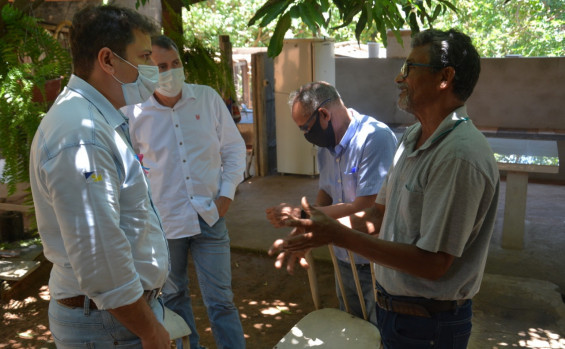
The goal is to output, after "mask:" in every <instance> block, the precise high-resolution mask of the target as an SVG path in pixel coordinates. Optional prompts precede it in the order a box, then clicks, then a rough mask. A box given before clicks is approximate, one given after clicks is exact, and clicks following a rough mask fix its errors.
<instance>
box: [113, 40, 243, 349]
mask: <svg viewBox="0 0 565 349" xmlns="http://www.w3.org/2000/svg"><path fill="white" fill-rule="evenodd" d="M152 49H153V54H152V56H151V59H152V60H153V62H154V63H155V65H157V67H158V68H159V73H160V74H159V87H158V88H157V90H156V91H155V93H154V94H153V96H152V97H151V98H149V99H148V100H147V101H146V102H144V103H141V104H137V105H135V106H132V107H128V108H127V109H126V110H124V112H125V113H126V115H127V116H128V117H129V118H130V135H131V140H132V143H133V146H134V149H136V151H137V152H138V156H139V157H140V159H141V161H142V162H143V165H144V167H145V169H146V173H147V176H148V178H149V180H150V185H151V190H152V192H153V196H154V202H155V205H156V206H157V208H158V210H159V213H160V214H161V217H162V219H163V227H164V229H165V233H166V235H167V240H168V243H169V250H170V254H171V272H170V275H169V278H168V280H167V282H166V283H165V286H164V287H163V299H164V300H165V305H166V306H167V307H169V308H171V309H172V310H174V311H175V312H177V313H178V314H180V315H181V316H182V317H183V318H184V320H185V321H186V322H187V324H188V325H189V327H190V329H191V331H192V334H191V335H190V345H191V348H200V344H199V335H198V332H197V330H196V326H195V321H194V315H193V313H192V303H191V299H190V291H189V287H188V283H189V280H188V275H187V266H188V265H187V264H188V255H189V253H190V255H191V256H192V260H193V262H194V266H195V268H196V272H197V275H198V282H199V285H200V290H201V293H202V297H203V300H204V304H205V305H206V309H207V311H208V317H209V319H210V323H211V327H212V333H213V335H214V339H215V341H216V344H217V346H218V348H233V349H236V348H244V347H245V339H244V336H243V329H242V327H241V322H240V319H239V313H238V311H237V308H236V307H235V305H234V303H233V293H232V290H231V264H230V240H229V235H228V231H227V228H226V224H225V221H224V216H225V214H226V212H227V211H228V208H229V206H230V203H231V201H232V200H233V198H234V195H235V190H236V187H237V185H238V184H239V183H240V182H241V181H242V180H243V172H244V169H245V143H244V141H243V139H242V138H241V135H240V133H239V131H238V129H237V127H236V126H235V123H234V122H233V119H232V117H231V115H230V113H229V111H228V109H227V108H226V105H225V103H224V102H223V100H222V98H221V97H220V95H219V94H218V93H217V92H215V91H214V90H213V89H212V88H210V87H208V86H202V85H193V84H186V83H185V82H184V80H185V76H184V69H183V66H182V61H181V59H180V56H179V51H178V48H177V46H176V44H175V43H174V42H173V41H172V40H171V39H170V38H168V37H166V36H158V37H154V38H153V39H152ZM181 345H182V343H180V341H178V342H177V347H181Z"/></svg>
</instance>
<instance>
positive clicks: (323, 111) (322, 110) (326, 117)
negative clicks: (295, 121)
mask: <svg viewBox="0 0 565 349" xmlns="http://www.w3.org/2000/svg"><path fill="white" fill-rule="evenodd" d="M318 113H319V114H320V118H322V119H323V120H325V121H329V120H330V112H329V111H328V110H327V109H326V108H319V109H318Z"/></svg>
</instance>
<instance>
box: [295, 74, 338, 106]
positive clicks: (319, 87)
mask: <svg viewBox="0 0 565 349" xmlns="http://www.w3.org/2000/svg"><path fill="white" fill-rule="evenodd" d="M326 100H329V102H326V104H325V105H331V104H332V103H335V102H336V101H341V96H340V95H339V92H337V90H336V88H335V87H333V86H332V85H331V84H329V83H327V82H325V81H316V82H310V83H307V84H305V85H303V86H302V87H300V88H299V89H298V90H296V91H294V92H292V93H291V94H290V96H289V99H288V104H289V105H290V107H291V108H292V106H293V105H294V103H296V102H300V104H301V105H302V108H303V109H304V111H305V112H306V113H308V114H310V113H313V112H314V110H315V109H316V108H317V107H319V106H320V104H322V102H324V101H326Z"/></svg>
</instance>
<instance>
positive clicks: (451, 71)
mask: <svg viewBox="0 0 565 349" xmlns="http://www.w3.org/2000/svg"><path fill="white" fill-rule="evenodd" d="M454 78H455V68H453V67H445V68H443V69H442V70H441V82H440V85H439V87H440V89H446V88H447V87H448V86H450V85H452V84H453V79H454Z"/></svg>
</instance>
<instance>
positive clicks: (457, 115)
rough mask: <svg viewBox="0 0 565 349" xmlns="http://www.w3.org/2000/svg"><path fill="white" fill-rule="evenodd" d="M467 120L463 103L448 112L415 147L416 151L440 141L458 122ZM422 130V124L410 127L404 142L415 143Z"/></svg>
mask: <svg viewBox="0 0 565 349" xmlns="http://www.w3.org/2000/svg"><path fill="white" fill-rule="evenodd" d="M467 120H469V116H467V107H466V106H465V105H463V106H461V107H459V108H457V109H455V110H454V111H453V112H451V114H449V115H448V116H447V117H446V118H445V119H443V121H442V122H441V123H440V124H439V126H438V128H437V129H436V130H435V131H434V133H433V134H432V135H431V136H430V138H428V139H427V140H426V142H424V144H422V146H421V147H420V148H418V149H417V151H416V153H417V152H418V151H422V150H425V149H427V148H429V147H430V146H432V144H435V143H437V142H441V140H442V139H443V138H444V137H445V136H447V135H448V134H449V133H450V132H451V131H453V130H454V129H455V128H456V127H457V126H459V124H461V123H462V122H464V121H467ZM421 131H422V124H418V125H417V126H416V127H414V128H413V129H412V132H410V134H408V135H406V143H409V144H416V142H417V141H418V137H419V136H420V133H421Z"/></svg>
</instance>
